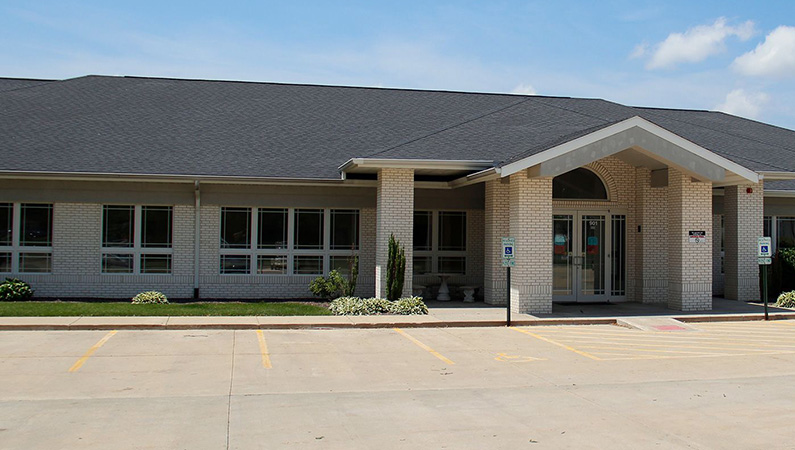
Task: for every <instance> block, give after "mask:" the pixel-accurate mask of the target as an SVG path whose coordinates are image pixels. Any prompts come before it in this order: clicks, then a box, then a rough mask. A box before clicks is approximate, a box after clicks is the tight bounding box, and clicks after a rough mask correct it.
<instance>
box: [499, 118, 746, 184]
mask: <svg viewBox="0 0 795 450" xmlns="http://www.w3.org/2000/svg"><path fill="white" fill-rule="evenodd" d="M633 131H636V132H639V133H640V134H639V136H642V135H645V136H651V137H656V138H658V139H661V140H663V141H664V142H665V143H667V144H670V145H669V146H673V147H674V148H675V149H676V150H677V151H676V152H673V154H674V155H675V154H676V153H677V152H678V153H680V155H679V157H678V158H677V157H676V156H673V157H672V155H670V154H668V155H665V154H662V155H660V154H657V153H656V152H655V150H656V149H653V148H652V149H649V148H643V150H645V153H647V154H648V155H649V156H652V154H653V155H654V156H656V157H657V158H655V159H661V160H663V161H667V162H669V163H671V164H672V165H674V166H676V167H679V168H681V169H683V170H685V171H686V172H690V173H691V174H693V175H696V176H698V178H702V179H709V180H712V181H722V180H724V179H725V178H730V177H727V176H726V174H725V172H731V173H733V174H736V175H739V176H740V177H741V178H742V179H744V180H747V181H750V182H752V183H758V182H759V175H758V174H757V173H756V172H754V171H753V170H750V169H748V168H746V167H744V166H741V165H739V164H737V163H735V162H733V161H730V160H728V159H726V158H724V157H722V156H720V155H718V154H716V153H713V152H711V151H709V150H707V149H705V148H704V147H701V146H700V145H697V144H695V143H693V142H690V141H688V140H687V139H685V138H683V137H681V136H679V135H677V134H675V133H672V132H670V131H668V130H666V129H665V128H662V127H660V126H659V125H656V124H654V123H652V122H649V121H648V120H646V119H643V118H642V117H638V116H635V117H631V118H629V119H627V120H624V121H621V122H619V123H616V124H613V125H610V126H607V127H605V128H602V129H601V130H597V131H594V132H593V133H590V134H588V135H585V136H582V137H579V138H577V139H573V140H571V141H569V142H565V143H563V144H560V145H558V146H555V147H552V148H550V149H548V150H545V151H543V152H541V153H537V154H535V155H531V156H528V157H527V158H523V159H521V160H519V161H515V162H512V163H509V164H506V165H505V166H502V167H501V176H503V177H507V176H509V175H511V174H514V173H517V172H520V171H522V170H525V169H529V168H531V167H536V168H537V169H538V170H537V171H538V172H539V175H541V176H555V175H559V173H557V172H560V173H564V172H566V171H568V170H572V169H574V168H576V167H579V166H583V165H585V164H587V163H589V162H593V161H596V160H599V159H601V158H604V157H606V156H609V155H612V154H615V153H619V152H621V151H624V150H626V149H628V148H636V149H639V148H641V147H642V146H641V145H639V143H638V142H636V141H637V140H638V139H636V138H635V137H633V136H632V132H633ZM645 133H648V134H645ZM614 137H619V139H618V140H617V142H616V143H612V144H608V143H605V145H604V147H602V148H601V149H600V152H598V153H597V152H590V153H589V154H586V155H579V158H580V160H577V161H575V158H573V155H575V154H576V152H577V151H578V150H582V149H583V148H584V147H587V146H592V147H593V146H595V145H596V146H598V144H600V141H603V140H609V139H610V138H614ZM668 150H671V149H668ZM680 150H683V151H684V153H687V154H688V155H682V154H681V153H682V152H681V151H680ZM669 153H671V152H670V151H669ZM683 156H689V158H683ZM583 157H585V158H586V159H589V160H586V161H585V162H583V161H582V158H583ZM693 157H695V158H693ZM569 159H571V161H570V160H569ZM678 159H679V160H681V161H677V160H678ZM685 159H688V161H684V160H685ZM552 162H557V163H560V162H566V163H569V165H574V164H576V167H570V168H568V170H564V169H563V168H561V167H562V166H560V164H556V166H555V167H551V164H550V163H552ZM545 163H546V165H545ZM561 170H562V171H561Z"/></svg>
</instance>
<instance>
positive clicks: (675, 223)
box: [668, 167, 713, 311]
mask: <svg viewBox="0 0 795 450" xmlns="http://www.w3.org/2000/svg"><path fill="white" fill-rule="evenodd" d="M691 230H694V231H705V232H706V233H707V239H706V240H705V242H701V243H691V242H690V239H689V236H688V232H689V231H691ZM712 238H713V235H712V184H711V183H695V182H693V181H692V179H691V178H690V176H688V175H685V174H684V173H682V172H680V171H678V170H676V169H674V168H671V167H669V168H668V307H669V308H671V309H677V310H680V311H703V310H710V309H712Z"/></svg>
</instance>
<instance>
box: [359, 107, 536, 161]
mask: <svg viewBox="0 0 795 450" xmlns="http://www.w3.org/2000/svg"><path fill="white" fill-rule="evenodd" d="M528 101H530V98H525V99H522V100H519V101H518V102H515V103H511V104H510V105H507V106H501V107H499V108H497V109H495V110H493V111H489V112H487V113H484V114H480V115H478V116H475V117H471V118H468V119H466V120H463V121H461V122H459V123H456V124H453V125H449V126H446V127H444V128H440V129H438V130H435V131H432V132H430V133H427V134H425V135H424V136H419V137H416V138H412V139H408V140H406V141H403V142H400V143H398V144H395V145H393V146H391V147H388V148H385V149H383V150H379V151H377V152H375V153H371V154H369V155H367V157H368V158H369V157H372V156H375V155H380V154H382V153H385V152H388V151H390V150H394V149H396V148H398V147H402V146H404V145H408V144H411V143H413V142H417V141H419V140H422V139H427V138H429V137H431V136H434V135H437V134H439V133H444V132H445V131H448V130H452V129H453V128H457V127H460V126H462V125H465V124H468V123H472V122H474V121H476V120H480V119H482V118H484V117H488V116H490V115H492V114H496V113H498V112H501V111H505V110H506V109H510V108H513V107H514V106H517V105H521V104H522V103H526V102H528Z"/></svg>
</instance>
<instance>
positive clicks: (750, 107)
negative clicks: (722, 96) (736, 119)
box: [715, 89, 770, 119]
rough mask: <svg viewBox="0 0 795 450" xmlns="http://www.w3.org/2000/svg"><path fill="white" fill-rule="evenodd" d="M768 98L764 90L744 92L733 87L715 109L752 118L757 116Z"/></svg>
mask: <svg viewBox="0 0 795 450" xmlns="http://www.w3.org/2000/svg"><path fill="white" fill-rule="evenodd" d="M769 100H770V96H769V95H767V94H765V93H764V92H746V91H745V90H743V89H735V90H733V91H731V92H729V93H728V94H726V101H724V102H723V103H721V104H720V105H718V106H716V107H715V109H717V110H718V111H723V112H725V113H729V114H734V115H736V116H743V117H749V118H752V119H753V118H756V117H758V116H759V113H760V112H761V111H762V107H764V106H765V105H766V104H767V102H768V101H769Z"/></svg>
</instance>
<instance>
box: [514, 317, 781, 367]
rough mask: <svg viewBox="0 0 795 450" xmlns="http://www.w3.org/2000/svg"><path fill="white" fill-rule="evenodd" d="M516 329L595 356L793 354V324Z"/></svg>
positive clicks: (646, 357) (642, 357) (666, 357)
mask: <svg viewBox="0 0 795 450" xmlns="http://www.w3.org/2000/svg"><path fill="white" fill-rule="evenodd" d="M773 328H775V329H773ZM514 329H515V330H516V331H520V332H523V333H525V334H529V335H531V336H533V337H536V338H538V339H541V340H544V341H546V342H549V343H551V344H554V345H557V346H559V347H562V348H565V349H567V350H569V351H573V352H575V353H578V354H581V355H583V356H586V357H589V358H591V359H599V360H625V359H663V358H665V359H669V358H708V357H728V356H748V355H783V354H795V344H793V343H792V342H793V339H792V338H794V337H795V329H792V328H789V327H785V326H775V327H773V326H770V325H769V324H764V323H754V324H747V323H741V324H740V323H737V324H733V323H732V324H718V325H717V326H715V325H713V324H709V325H708V326H704V327H702V331H694V332H690V333H687V334H670V333H659V332H643V331H636V330H622V329H615V330H609V329H604V328H599V329H583V328H549V329H543V330H534V331H535V332H534V333H531V332H529V331H527V330H522V329H519V328H514ZM552 338H554V339H552Z"/></svg>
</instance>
